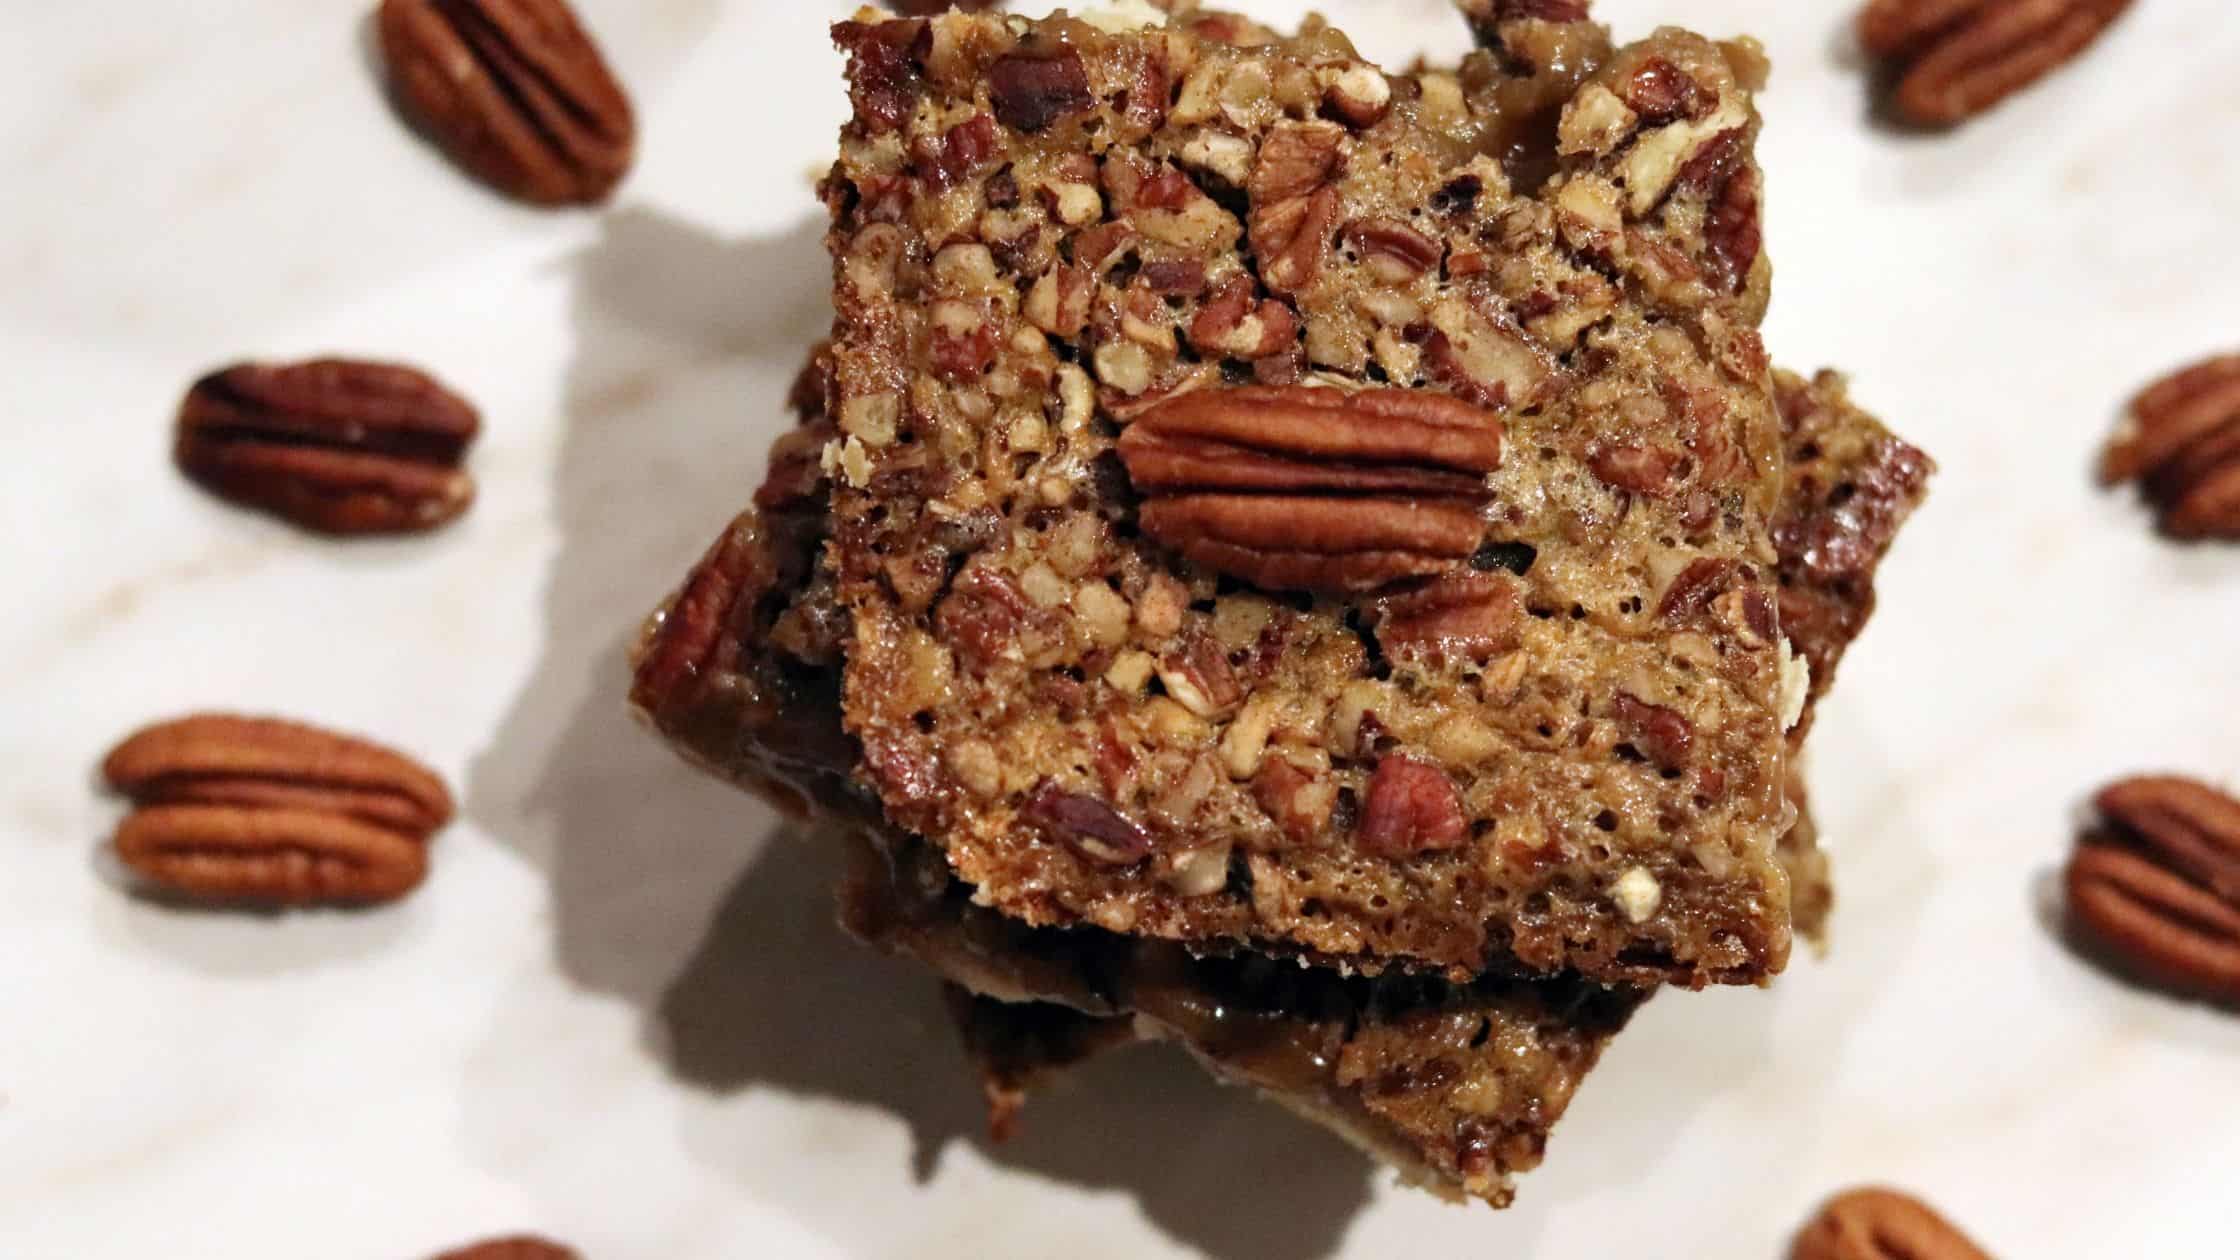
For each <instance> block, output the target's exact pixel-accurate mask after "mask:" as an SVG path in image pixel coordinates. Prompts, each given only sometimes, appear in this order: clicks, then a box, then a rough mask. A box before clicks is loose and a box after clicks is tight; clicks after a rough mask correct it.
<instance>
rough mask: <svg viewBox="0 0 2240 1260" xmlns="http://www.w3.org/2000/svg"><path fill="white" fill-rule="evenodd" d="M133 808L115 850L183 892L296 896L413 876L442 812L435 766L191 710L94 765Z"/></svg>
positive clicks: (335, 897) (376, 896) (372, 889)
mask: <svg viewBox="0 0 2240 1260" xmlns="http://www.w3.org/2000/svg"><path fill="white" fill-rule="evenodd" d="M102 774H103V777H104V778H106V779H107V780H108V782H109V785H110V786H111V787H113V788H115V789H116V790H117V791H119V792H121V793H123V794H125V795H126V796H128V797H130V798H131V799H132V801H133V804H134V806H135V808H134V811H133V813H132V814H131V815H130V816H129V817H127V818H126V819H125V821H124V823H123V824H122V825H121V826H120V827H119V828H118V829H117V837H116V848H117V854H118V856H119V857H120V858H122V859H123V861H124V863H125V865H127V866H129V867H131V868H132V869H133V870H134V871H136V872H138V873H139V874H140V875H142V876H143V877H145V878H147V879H148V880H150V881H151V882H153V883H155V884H158V885H161V886H163V887H165V888H168V889H171V890H173V891H176V892H180V893H184V894H187V895H189V896H194V897H201V898H210V899H216V900H226V901H258V902H266V903H272V904H281V905H304V904H312V903H317V902H328V901H352V902H355V901H386V900H390V899H392V898H395V897H400V896H403V895H404V894H405V893H407V892H410V891H411V890H412V889H413V888H414V887H416V886H417V885H418V884H419V883H420V881H421V879H422V878H423V877H424V876H425V875H426V873H427V841H428V837H429V835H430V834H431V833H433V832H434V831H435V830H436V829H438V828H440V827H442V826H443V825H444V824H445V823H446V822H449V821H450V819H451V813H452V805H451V794H450V792H449V791H448V790H446V789H445V787H444V785H443V781H442V779H440V778H438V777H437V776H436V774H435V773H434V772H433V771H431V770H429V769H427V768H426V767H424V766H422V765H420V764H419V763H418V762H416V761H413V760H412V759H411V758H409V757H406V756H404V755H403V754H401V753H397V752H394V751H391V750H390V749H387V748H383V747H381V746H380V745H378V744H373V743H369V742H367V741H365V740H360V739H353V738H351V737H349V736H346V735H337V734H333V733H331V732H328V731H323V730H319V729H318V728H316V727H310V726H304V725H301V724H299V723H295V722H283V721H278V720H275V719H270V718H244V717H234V716H230V715H226V714H200V715H196V716H193V717H188V718H182V719H179V720H177V721H172V722H164V723H161V724H158V725H156V726H151V727H148V728H147V729H145V730H142V731H139V732H138V733H136V734H134V735H133V736H131V737H130V738H128V739H126V740H125V741H124V742H123V743H121V744H119V745H117V747H116V748H115V749H114V750H113V751H111V752H110V754H109V756H108V757H107V758H106V759H105V760H104V761H103V763H102Z"/></svg>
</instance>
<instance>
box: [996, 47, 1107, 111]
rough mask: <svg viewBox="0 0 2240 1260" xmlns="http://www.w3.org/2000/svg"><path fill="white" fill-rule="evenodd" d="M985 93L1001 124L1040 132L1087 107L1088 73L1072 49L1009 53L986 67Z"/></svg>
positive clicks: (1079, 55)
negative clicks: (1050, 53)
mask: <svg viewBox="0 0 2240 1260" xmlns="http://www.w3.org/2000/svg"><path fill="white" fill-rule="evenodd" d="M988 96H989V99H990V100H991V101H992V102H994V104H995V110H996V117H997V118H998V119H999V120H1001V121H1002V123H1003V125H1004V126H1006V127H1011V128H1014V129H1016V130H1019V131H1041V130H1042V129H1043V128H1045V127H1048V126H1049V125H1050V124H1052V123H1054V122H1056V121H1058V120H1059V119H1061V118H1064V117H1066V116H1067V115H1068V114H1075V113H1079V112H1080V111H1082V110H1084V109H1087V108H1089V73H1088V71H1087V70H1085V69H1083V68H1082V65H1081V54H1079V53H1077V52H1074V51H1073V50H1072V49H1059V50H1058V51H1057V52H1055V53H1054V54H1053V55H1050V56H1038V55H1034V54H1030V53H1012V54H1010V55H1008V56H1005V57H1001V58H998V59H997V61H996V63H995V64H994V65H992V66H990V67H988Z"/></svg>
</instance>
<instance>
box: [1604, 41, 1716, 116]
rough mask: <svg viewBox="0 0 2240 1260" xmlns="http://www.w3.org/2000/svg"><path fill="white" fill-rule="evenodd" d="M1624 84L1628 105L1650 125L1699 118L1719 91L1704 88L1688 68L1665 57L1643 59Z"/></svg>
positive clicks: (1709, 109) (1707, 110)
mask: <svg viewBox="0 0 2240 1260" xmlns="http://www.w3.org/2000/svg"><path fill="white" fill-rule="evenodd" d="M1622 86H1623V92H1622V95H1623V96H1624V98H1625V102H1626V104H1628V105H1630V106H1632V107H1633V112H1634V113H1636V114H1639V115H1641V121H1642V122H1643V123H1646V124H1648V125H1651V126H1655V125H1658V124H1662V123H1668V122H1671V121H1672V120H1673V119H1675V118H1700V117H1702V116H1703V115H1704V114H1707V113H1709V112H1710V111H1711V109H1712V107H1713V106H1715V105H1717V104H1718V99H1719V95H1718V93H1717V92H1706V91H1704V89H1703V87H1702V85H1700V84H1698V83H1697V82H1696V81H1695V80H1694V79H1692V78H1690V77H1689V76H1688V73H1687V71H1685V70H1682V69H1681V68H1680V67H1678V66H1676V65H1673V64H1672V63H1671V62H1669V61H1666V60H1665V59H1664V58H1662V57H1651V58H1649V59H1647V60H1646V61H1643V62H1642V63H1641V65H1640V66H1639V67H1638V68H1637V69H1635V70H1634V72H1633V73H1632V74H1631V75H1630V76H1628V77H1627V79H1626V81H1625V83H1624V84H1623V85H1622Z"/></svg>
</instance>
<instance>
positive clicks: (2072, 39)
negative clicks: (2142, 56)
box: [1858, 0, 2131, 127]
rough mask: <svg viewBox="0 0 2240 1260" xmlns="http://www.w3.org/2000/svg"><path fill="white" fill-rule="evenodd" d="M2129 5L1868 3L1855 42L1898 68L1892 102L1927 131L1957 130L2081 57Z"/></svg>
mask: <svg viewBox="0 0 2240 1260" xmlns="http://www.w3.org/2000/svg"><path fill="white" fill-rule="evenodd" d="M2130 7H2131V0H1869V3H1868V5H1867V7H1866V8H1865V9H1863V10H1861V11H1860V13H1859V20H1858V30H1859V42H1860V43H1861V44H1863V45H1865V47H1866V49H1867V51H1868V52H1870V53H1873V54H1874V55H1876V56H1878V57H1883V58H1887V59H1889V60H1890V61H1892V62H1893V63H1895V64H1896V65H1897V66H1899V67H1900V70H1899V73H1898V78H1897V86H1896V90H1895V92H1894V93H1893V95H1892V98H1891V99H1892V102H1893V103H1894V104H1895V105H1896V106H1897V109H1898V112H1899V113H1901V114H1903V115H1904V116H1905V117H1906V118H1907V119H1908V120H1910V121H1912V122H1916V123H1919V124H1921V125H1923V126H1929V127H1948V126H1951V125H1953V124H1955V123H1960V122H1965V121H1966V120H1968V119H1970V118H1973V117H1975V116H1976V115H1977V114H1980V113H1982V112H1983V111H1985V110H1987V109H1989V108H1991V107H1992V106H1993V105H1996V104H1998V103H1999V102H2000V101H2002V100H2004V99H2006V98H2007V96H2009V95H2010V94H2012V93H2014V92H2018V91H2020V90H2022V89H2023V88H2026V87H2028V86H2030V85H2031V84H2032V83H2035V82H2037V81H2038V80H2039V79H2041V78H2044V77H2045V76H2046V75H2048V74H2051V73H2052V72H2053V71H2054V70H2055V69H2057V68H2059V67H2060V66H2061V65H2062V63H2064V62H2066V61H2068V60H2069V59H2070V58H2072V57H2075V56H2076V55H2077V54H2079V53H2081V52H2083V51H2084V50H2085V48H2086V46H2087V45H2089V44H2091V43H2092V41H2093V40H2094V39H2097V38H2098V37H2099V35H2100V32H2101V31H2103V30H2105V29H2107V26H2108V24H2109V23H2110V22H2113V21H2115V20H2116V19H2117V18H2118V17H2121V16H2122V15H2123V11H2124V10H2125V9H2128V8H2130Z"/></svg>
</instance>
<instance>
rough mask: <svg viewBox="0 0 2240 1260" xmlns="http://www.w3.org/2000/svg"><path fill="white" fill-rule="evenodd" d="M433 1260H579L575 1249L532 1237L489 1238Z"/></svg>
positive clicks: (526, 1235)
mask: <svg viewBox="0 0 2240 1260" xmlns="http://www.w3.org/2000/svg"><path fill="white" fill-rule="evenodd" d="M435 1260H579V1258H578V1254H577V1252H576V1249H575V1248H573V1247H563V1246H561V1245H560V1244H559V1243H556V1242H553V1241H551V1240H550V1239H545V1238H538V1237H536V1236H534V1235H531V1234H516V1235H514V1236H512V1237H510V1238H492V1239H488V1240H487V1241H484V1242H478V1243H470V1244H468V1245H467V1246H464V1247H460V1248H458V1249H457V1250H454V1251H446V1252H444V1253H443V1254H442V1255H440V1256H437V1257H436V1258H435Z"/></svg>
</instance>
